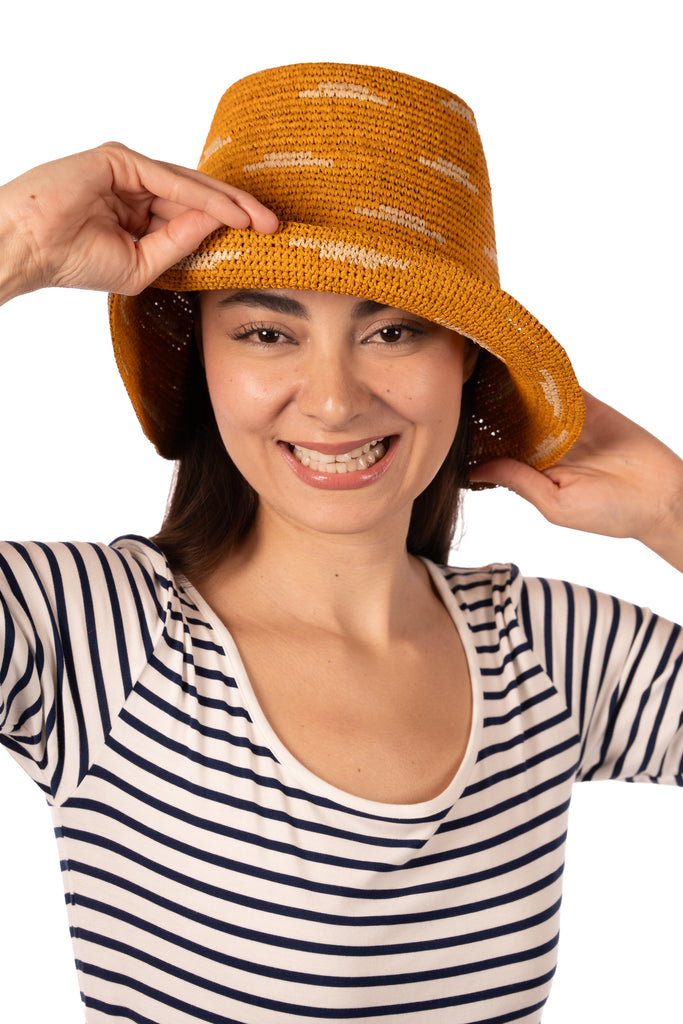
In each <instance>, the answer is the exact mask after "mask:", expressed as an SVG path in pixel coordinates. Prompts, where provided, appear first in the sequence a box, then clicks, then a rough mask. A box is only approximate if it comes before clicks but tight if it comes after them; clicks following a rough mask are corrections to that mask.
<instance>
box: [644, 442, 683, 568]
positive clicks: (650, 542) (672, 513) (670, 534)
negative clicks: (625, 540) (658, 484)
mask: <svg viewBox="0 0 683 1024" xmlns="http://www.w3.org/2000/svg"><path fill="white" fill-rule="evenodd" d="M676 462H677V463H678V465H677V467H674V468H675V469H676V470H677V471H675V472H672V474H671V476H670V477H669V485H670V486H669V487H668V488H667V492H668V493H667V498H666V500H665V501H664V502H663V503H662V504H661V505H660V508H661V513H660V515H659V516H658V517H657V521H656V522H655V524H654V525H653V526H652V527H651V528H650V529H649V530H648V531H646V532H645V533H644V534H643V535H642V536H639V537H638V538H637V539H638V540H640V541H641V542H642V543H643V544H644V545H645V546H646V547H648V548H649V549H650V550H651V551H654V553H655V554H657V555H659V556H660V558H663V559H664V560H665V561H666V562H668V563H669V564H670V565H673V567H674V568H675V569H678V571H679V572H683V459H678V458H677V459H676ZM655 504H656V498H655V496H653V505H655Z"/></svg>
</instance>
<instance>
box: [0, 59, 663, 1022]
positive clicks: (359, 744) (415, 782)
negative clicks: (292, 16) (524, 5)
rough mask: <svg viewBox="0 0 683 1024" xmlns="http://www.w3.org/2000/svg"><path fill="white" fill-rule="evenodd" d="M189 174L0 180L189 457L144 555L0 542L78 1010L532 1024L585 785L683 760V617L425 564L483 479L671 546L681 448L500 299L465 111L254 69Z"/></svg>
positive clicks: (16, 237)
mask: <svg viewBox="0 0 683 1024" xmlns="http://www.w3.org/2000/svg"><path fill="white" fill-rule="evenodd" d="M200 170H201V171H203V172H205V173H207V174H209V175H211V176H210V177H208V178H207V177H205V175H204V174H202V173H197V172H191V171H186V170H183V169H180V168H170V167H166V166H164V165H160V164H157V163H154V162H153V161H150V160H147V159H146V158H143V157H141V156H139V155H138V154H134V153H131V152H130V151H128V150H126V149H124V148H123V147H120V146H111V145H109V146H105V147H102V148H101V149H100V150H96V151H93V152H90V153H86V154H81V155H79V156H76V157H71V158H67V159H66V160H64V161H58V162H57V163H55V164H52V165H47V166H46V167H43V168H37V169H36V170H35V171H32V172H29V174H27V175H25V176H23V177H22V178H19V179H17V180H16V181H15V182H12V183H10V184H9V185H8V186H6V187H5V189H4V190H3V205H2V209H3V227H2V232H3V237H4V238H5V239H6V247H7V251H8V253H9V258H8V261H7V264H6V270H5V277H4V281H3V292H2V294H3V298H8V297H11V296H12V295H14V294H18V293H20V292H26V291H30V290H32V289H34V288H37V287H41V286H43V285H48V284H60V285H68V286H72V287H89V288H102V289H106V290H110V291H112V292H113V293H114V294H113V296H112V299H111V304H110V316H111V325H112V335H113V339H114V346H115V350H116V354H117V359H118V363H119V368H120V370H121V373H122V375H123V377H124V381H125V382H126V386H127V388H128V391H129V394H130V396H131V399H132V401H133V404H134V406H135V408H136V411H137V413H138V416H139V418H140V420H141V423H142V426H143V429H144V430H145V432H146V434H147V436H148V437H149V438H150V439H151V440H152V441H153V442H154V443H155V445H156V446H157V448H158V449H159V451H160V453H161V454H163V455H165V456H166V457H169V458H175V459H177V460H178V470H177V479H176V483H175V490H174V494H173V496H172V500H171V503H170V507H169V510H168V513H167V516H166V520H165V522H164V525H163V527H162V530H161V532H160V534H159V535H158V536H157V538H156V539H155V541H156V543H152V542H150V541H148V540H144V539H141V538H123V539H122V540H120V541H118V542H115V544H113V545H111V546H102V545H87V544H80V545H74V544H68V545H49V546H48V545H12V544H8V545H4V546H3V548H2V552H1V568H2V571H3V575H4V582H3V590H2V593H3V609H4V614H5V645H4V652H5V653H4V658H3V663H2V673H3V675H2V687H3V689H2V695H3V701H4V710H3V715H4V718H3V724H2V739H3V742H4V743H5V745H6V746H7V747H8V748H9V750H10V752H12V753H13V754H14V755H15V756H16V757H17V759H18V760H19V761H20V762H21V763H22V764H24V765H25V766H26V768H27V770H28V771H29V773H30V774H31V775H32V776H33V777H34V778H35V779H36V781H37V782H38V784H39V785H41V786H42V787H43V789H44V791H45V792H46V795H47V796H48V799H49V801H50V803H51V805H52V807H53V814H54V818H55V823H56V826H57V834H58V841H59V843H60V850H61V856H62V863H63V877H64V883H65V889H66V892H67V903H68V905H69V910H70V920H71V927H72V934H73V937H74V943H75V950H76V958H77V966H78V969H79V973H80V982H81V990H82V993H83V1000H84V1003H85V1005H86V1007H87V1019H88V1021H91V1022H92V1021H104V1020H108V1021H109V1020H111V1019H119V1020H122V1021H123V1020H128V1021H130V1020H134V1021H145V1022H147V1021H164V1022H181V1021H187V1020H204V1021H221V1022H223V1021H231V1020H239V1021H259V1022H261V1021H266V1022H267V1021H273V1022H275V1021H284V1020H292V1019H297V1018H300V1019H356V1020H371V1019H375V1018H378V1017H389V1018H391V1019H394V1018H395V1019H398V1020H406V1021H408V1020H412V1021H423V1020H424V1021H438V1020H442V1021H446V1020H448V1021H449V1022H450V1021H469V1022H472V1021H489V1022H491V1021H503V1020H506V1021H511V1020H519V1021H537V1020H539V1019H540V1015H541V1011H542V1007H543V1004H544V1002H545V1000H546V998H547V994H548V991H549V986H550V982H551V979H552V974H553V971H554V965H555V956H556V946H557V929H558V914H559V903H560V896H561V877H562V867H563V855H564V836H565V830H566V816H567V809H568V801H569V793H570V790H571V785H572V783H573V782H574V780H575V779H577V778H605V777H610V778H611V777H621V778H629V779H651V780H657V781H664V782H677V781H680V779H681V755H682V749H681V736H680V727H679V722H680V720H681V696H680V692H681V679H680V664H681V661H683V637H682V636H681V631H680V629H679V628H678V627H675V626H673V625H671V624H668V623H665V622H663V621H661V620H659V619H657V618H656V616H653V615H652V614H651V613H649V612H645V611H642V610H640V609H636V608H633V607H631V606H628V605H626V604H624V603H621V602H619V601H617V600H616V599H612V598H606V597H604V596H602V595H597V594H593V593H591V592H589V591H586V590H583V589H581V588H578V587H573V586H570V585H568V584H558V583H551V582H547V581H540V580H523V579H522V578H521V577H520V575H519V573H518V572H517V570H515V569H514V567H510V566H491V567H488V568H486V569H481V570H454V569H447V568H439V567H438V566H437V565H436V564H434V561H435V560H436V561H439V562H444V561H445V560H446V557H447V554H448V549H449V546H450V541H451V539H452V535H453V528H454V524H455V517H456V514H457V505H458V490H459V487H460V486H461V485H463V484H465V483H467V482H469V483H472V484H475V485H483V484H491V483H501V484H504V485H506V486H509V487H512V488H514V489H515V490H517V491H519V493H521V494H523V495H524V496H525V497H528V498H529V500H531V501H532V502H533V503H534V504H535V505H536V506H537V507H538V508H540V509H541V510H542V511H543V512H544V514H545V515H546V516H547V517H548V518H550V519H551V520H552V521H554V522H558V523H560V524H562V525H568V526H573V527H575V528H578V529H584V530H592V531H596V532H601V533H609V534H613V535H620V536H632V537H637V538H638V539H640V540H641V541H643V543H646V544H647V545H648V546H649V547H651V548H652V549H653V550H654V551H656V552H658V553H659V554H661V555H662V557H664V558H666V559H668V560H669V561H670V562H671V563H672V564H673V565H675V566H676V567H678V568H681V569H683V463H681V460H680V459H679V458H677V456H675V455H674V454H673V453H672V452H670V451H669V450H668V449H667V448H666V447H665V446H664V445H662V444H660V443H659V442H658V441H656V440H655V439H654V438H652V437H651V436H650V435H648V434H647V433H646V432H645V431H643V430H642V429H641V428H639V427H637V426H636V425H635V424H632V423H630V422H629V421H627V420H625V419H624V418H623V417H621V416H619V415H618V414H617V413H615V412H614V411H613V410H611V409H609V408H607V407H606V406H604V405H602V404H601V403H600V402H598V401H596V400H595V399H592V398H590V397H589V396H586V404H585V414H586V416H585V424H584V403H583V399H582V396H581V392H580V389H579V388H578V385H577V383H576V380H575V378H574V375H573V372H572V370H571V367H570V365H569V363H568V361H567V359H566V356H565V354H564V352H563V351H562V350H561V349H560V348H559V346H558V345H557V343H556V342H555V341H554V340H553V339H552V338H551V337H550V335H549V334H548V332H547V331H545V329H544V328H542V327H541V326H540V325H539V324H538V323H537V322H536V321H535V320H534V319H533V317H531V316H530V314H528V313H527V311H526V310H524V309H523V307H521V306H520V305H519V304H518V303H516V302H515V300H514V299H512V298H511V297H510V296H508V295H506V294H505V293H504V292H502V291H501V290H500V287H499V285H498V277H497V269H496V262H495V241H494V236H493V222H492V217H491V211H490V191H489V187H488V180H487V177H486V168H485V163H484V158H483V153H482V152H481V146H480V142H479V137H478V133H477V131H476V126H475V124H474V119H473V115H472V113H471V111H470V110H469V108H468V107H466V105H465V104H463V103H462V101H460V100H459V99H458V98H457V97H454V96H452V95H451V94H449V93H446V92H445V91H444V90H442V89H439V88H438V87H436V86H431V85H429V84H428V83H425V82H420V81H417V80H415V79H411V78H409V77H407V76H403V75H397V74H395V73H392V72H387V71H383V70H381V69H373V68H358V67H351V66H340V65H299V66H294V67H289V68H279V69H274V70H272V71H268V72H263V73H261V74H259V75H256V76H252V77H251V78H248V79H245V80H244V81H243V82H240V83H237V85H236V86H234V87H233V88H232V89H231V90H229V91H228V93H227V94H226V96H225V97H224V98H223V100H222V101H221V104H220V105H219V108H218V111H217V113H216V117H215V119H214V123H213V125H212V128H211V131H210V132H209V136H208V139H207V146H206V148H205V150H204V153H203V155H202V160H201V161H200ZM226 182H230V184H226ZM235 186H238V187H235ZM209 233H211V234H209ZM206 236H209V237H208V238H206ZM205 238H206V240H205V241H203V242H202V239H205ZM152 284H153V285H154V286H153V287H150V286H151V285H152ZM582 426H583V429H582ZM226 452H227V454H226ZM677 679H678V682H676V680H677Z"/></svg>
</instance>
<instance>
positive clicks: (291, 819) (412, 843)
mask: <svg viewBox="0 0 683 1024" xmlns="http://www.w3.org/2000/svg"><path fill="white" fill-rule="evenodd" d="M109 746H110V747H111V749H112V750H114V751H115V753H117V754H118V755H119V756H120V757H122V758H123V759H124V760H126V761H128V762H130V763H131V764H134V765H136V766H137V767H138V768H141V769H142V770H143V771H145V772H147V773H149V774H150V775H153V776H155V777H156V778H159V779H161V780H162V781H163V782H165V783H167V784H168V785H170V786H175V787H177V788H178V789H181V790H184V791H185V792H186V793H192V794H193V795H194V796H197V797H200V798H201V799H203V800H209V801H211V802H213V803H217V804H220V805H221V806H223V807H231V808H234V809H235V810H239V811H246V812H247V813H250V814H253V815H255V816H256V817H258V818H265V819H268V820H271V821H278V822H281V823H283V824H286V825H287V826H288V827H290V828H294V829H300V830H301V831H302V832H312V833H316V834H318V835H325V836H330V837H333V838H335V839H344V840H348V841H352V842H354V843H360V844H366V845H368V846H380V847H382V846H384V847H389V848H391V849H399V850H403V849H406V850H419V849H421V848H422V847H423V846H424V844H425V842H426V839H405V840H404V839H392V838H389V837H388V836H379V835H378V836H368V835H363V834H362V833H360V832H351V831H349V830H348V829H341V828H333V827H332V826H330V825H322V824H318V823H316V822H313V821H307V820H306V819H305V818H300V817H295V816H294V815H292V814H288V813H287V812H286V811H278V810H275V809H274V808H271V807H265V806H264V805H263V804H258V803H255V802H254V801H253V800H244V799H242V798H240V797H236V796H234V795H233V794H231V793H227V792H225V791H224V790H221V791H218V790H214V789H209V788H208V787H206V786H199V785H197V784H196V783H193V782H190V780H189V779H185V778H183V777H182V776H180V775H177V774H175V773H174V772H170V771H168V770H167V769H165V768H162V767H161V766H160V765H158V764H154V763H153V762H152V761H149V760H148V759H147V758H143V757H142V756H140V755H139V754H136V753H135V752H134V751H132V750H130V749H128V748H127V747H124V746H123V745H122V744H121V743H119V742H118V741H116V740H114V739H110V740H109ZM96 774H98V775H99V770H98V772H97V773H96ZM99 777H101V778H105V780H106V781H109V782H112V781H114V780H115V778H116V777H115V776H111V775H105V774H102V775H99ZM150 788H154V783H151V787H150Z"/></svg>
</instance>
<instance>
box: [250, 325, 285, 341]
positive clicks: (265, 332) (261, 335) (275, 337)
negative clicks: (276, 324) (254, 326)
mask: <svg viewBox="0 0 683 1024" xmlns="http://www.w3.org/2000/svg"><path fill="white" fill-rule="evenodd" d="M256 337H257V338H258V340H259V341H262V342H265V343H266V344H268V343H269V342H275V341H279V340H280V337H281V335H280V332H279V331H273V330H271V329H270V328H269V327H262V328H261V330H259V331H257V332H256Z"/></svg>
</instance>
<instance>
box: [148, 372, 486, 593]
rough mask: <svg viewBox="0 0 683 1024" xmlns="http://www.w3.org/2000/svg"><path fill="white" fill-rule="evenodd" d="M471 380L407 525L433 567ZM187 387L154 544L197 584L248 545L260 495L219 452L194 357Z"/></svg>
mask: <svg viewBox="0 0 683 1024" xmlns="http://www.w3.org/2000/svg"><path fill="white" fill-rule="evenodd" d="M473 377H474V375H473ZM473 377H472V378H470V380H469V381H468V382H467V383H466V384H465V386H464V388H463V393H462V405H461V412H460V422H459V425H458V430H457V433H456V435H455V438H454V440H453V444H452V445H451V447H450V449H449V452H448V454H447V455H446V458H445V459H444V461H443V463H442V465H441V467H440V469H439V471H438V472H437V474H436V476H435V477H434V479H433V480H432V481H431V483H430V484H428V486H427V487H426V488H425V490H424V491H423V492H422V493H421V494H420V495H418V497H417V498H416V499H415V501H414V502H413V511H412V515H411V518H410V527H409V530H408V539H407V546H408V550H409V551H410V553H411V554H414V555H422V556H424V557H426V558H430V559H432V561H435V562H439V563H444V562H446V561H447V559H448V552H449V549H450V546H451V543H452V541H453V535H454V533H455V527H456V523H457V519H458V513H459V510H460V497H461V489H462V488H463V487H464V486H465V485H466V484H467V475H468V469H469V450H470V436H471V420H472V415H471V409H472V397H473V395H472V392H473V388H474V380H473ZM191 381H192V383H191V387H190V404H189V415H188V420H189V423H191V424H192V426H191V427H190V428H189V429H188V430H187V433H186V441H185V443H184V447H183V450H182V452H181V455H180V457H179V458H178V461H177V463H176V471H175V476H174V480H173V485H172V488H171V495H170V498H169V503H168V507H167V509H166V515H165V517H164V521H163V524H162V526H161V530H160V531H159V533H158V534H157V535H156V537H154V538H153V539H154V541H155V543H156V544H158V546H159V547H160V548H161V549H162V551H163V552H164V553H165V555H166V557H167V558H168V560H169V562H170V564H171V566H172V567H173V569H174V570H175V571H176V572H181V573H182V574H183V575H184V576H186V577H187V578H188V579H190V580H193V581H196V580H199V579H201V578H202V577H203V576H205V575H207V574H208V573H209V572H210V571H211V570H212V569H213V568H214V567H215V565H216V564H217V563H218V561H219V560H220V559H221V558H222V557H224V556H226V555H227V554H229V553H230V552H231V551H234V550H235V549H236V548H238V547H239V546H240V544H242V542H243V541H244V540H245V539H246V537H247V535H248V534H249V532H250V530H251V527H252V526H253V523H254V519H255V516H256V509H257V507H258V495H257V494H256V492H255V491H254V489H253V488H252V487H251V485H250V484H249V483H247V481H246V480H245V479H244V477H243V476H242V474H241V473H240V472H239V470H238V469H237V467H236V466H235V464H234V462H233V461H232V459H231V458H230V456H229V455H228V453H227V451H226V449H225V446H224V445H223V441H222V440H221V437H220V434H219V431H218V427H217V426H216V420H215V418H214V415H213V409H212V408H211V401H210V398H209V394H208V389H207V387H206V380H205V378H204V373H203V369H202V367H201V365H200V362H199V358H198V356H197V358H196V363H195V365H193V367H192V373H191Z"/></svg>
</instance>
